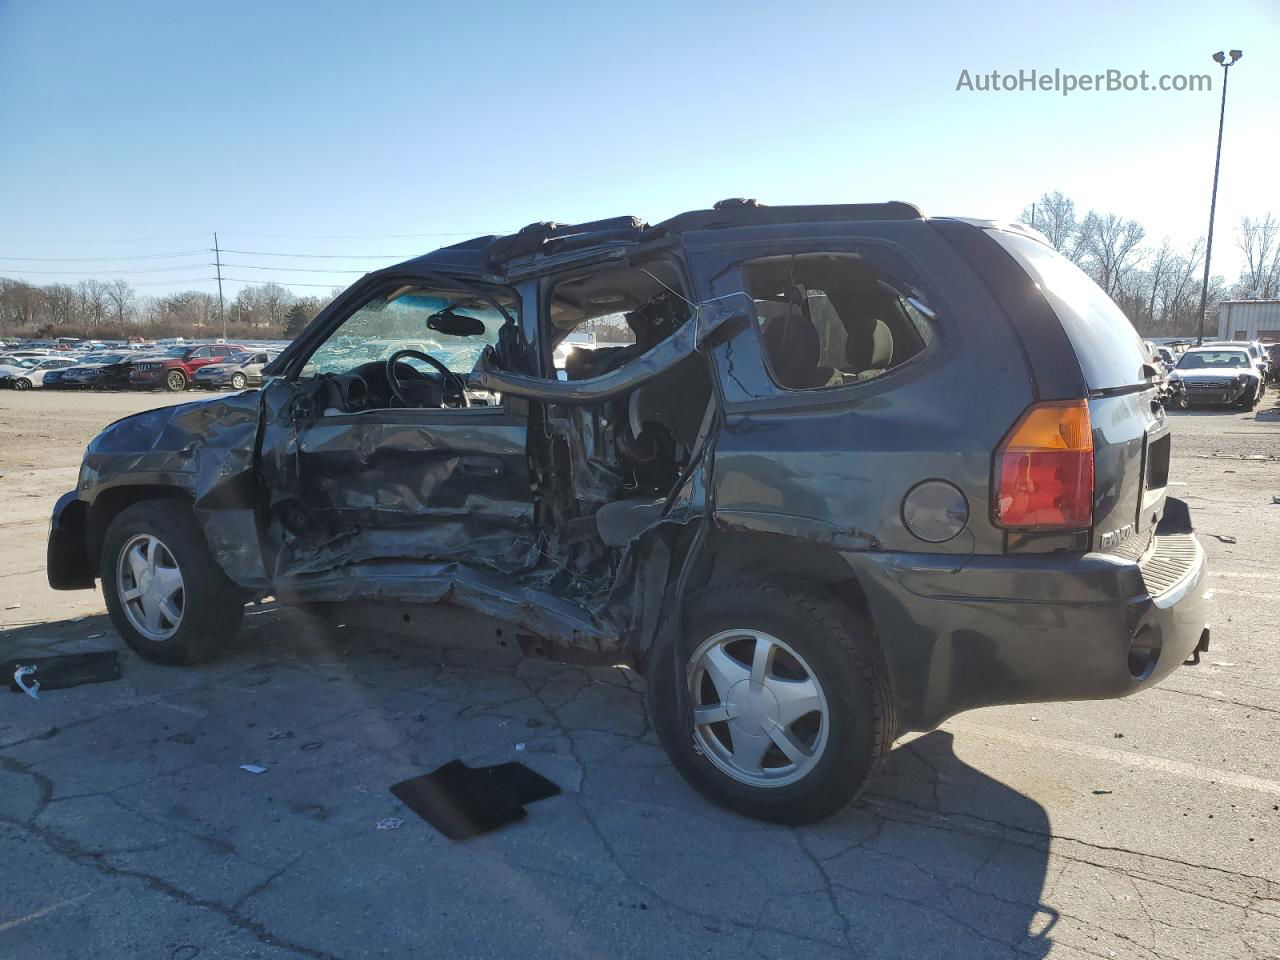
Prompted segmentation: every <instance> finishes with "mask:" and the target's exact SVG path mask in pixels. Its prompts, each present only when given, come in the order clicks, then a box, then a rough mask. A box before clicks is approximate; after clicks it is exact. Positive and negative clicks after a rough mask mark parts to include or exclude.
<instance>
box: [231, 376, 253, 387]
mask: <svg viewBox="0 0 1280 960" xmlns="http://www.w3.org/2000/svg"><path fill="white" fill-rule="evenodd" d="M248 383H249V381H248V379H247V378H246V377H245V375H244V374H243V373H233V374H232V375H231V386H232V387H233V388H234V389H236V390H243V389H244V388H245V387H246V386H247V385H248Z"/></svg>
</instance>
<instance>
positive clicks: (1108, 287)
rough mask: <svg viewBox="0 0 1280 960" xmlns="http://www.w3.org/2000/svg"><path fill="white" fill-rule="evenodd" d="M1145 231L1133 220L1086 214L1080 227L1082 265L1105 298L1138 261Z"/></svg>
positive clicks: (1115, 291) (1118, 288)
mask: <svg viewBox="0 0 1280 960" xmlns="http://www.w3.org/2000/svg"><path fill="white" fill-rule="evenodd" d="M1144 236H1146V230H1144V229H1143V228H1142V225H1141V224H1140V223H1138V222H1137V221H1136V220H1126V219H1124V218H1123V217H1121V216H1120V215H1119V214H1115V213H1107V214H1100V213H1095V212H1094V211H1092V210H1090V211H1089V213H1088V214H1087V215H1086V216H1085V218H1084V220H1083V221H1082V222H1081V224H1080V249H1081V252H1082V253H1083V263H1082V265H1083V266H1084V267H1085V269H1086V270H1088V271H1089V272H1090V273H1091V274H1092V275H1093V279H1094V280H1096V281H1097V282H1098V286H1100V287H1102V289H1103V290H1105V291H1106V292H1107V293H1108V295H1114V294H1116V293H1117V292H1119V290H1120V288H1121V284H1122V282H1123V281H1124V279H1125V276H1126V274H1128V272H1129V271H1130V270H1132V269H1133V268H1134V267H1136V266H1137V265H1138V264H1139V263H1140V262H1141V261H1142V250H1141V248H1140V247H1139V244H1141V243H1142V238H1143V237H1144Z"/></svg>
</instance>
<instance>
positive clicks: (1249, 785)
mask: <svg viewBox="0 0 1280 960" xmlns="http://www.w3.org/2000/svg"><path fill="white" fill-rule="evenodd" d="M951 723H954V724H955V725H956V726H957V727H961V728H963V729H965V730H969V731H972V732H974V733H977V734H980V735H985V736H988V737H991V738H992V739H995V740H1003V741H1005V742H1006V743H1013V744H1017V745H1018V746H1024V747H1029V748H1032V749H1035V748H1045V749H1050V750H1056V751H1058V752H1059V753H1069V754H1074V755H1075V756H1078V757H1087V758H1088V759H1090V760H1103V761H1106V762H1107V763H1114V764H1117V765H1120V766H1125V767H1142V768H1144V769H1146V770H1155V771H1157V772H1159V773H1167V774H1171V775H1172V776H1175V777H1182V778H1183V779H1186V780H1199V781H1201V782H1202V783H1212V784H1227V785H1228V786H1232V787H1239V788H1240V789H1241V790H1254V791H1256V792H1258V793H1269V794H1272V795H1274V796H1280V781H1276V780H1266V779H1264V778H1262V777H1251V776H1249V775H1248V774H1244V773H1232V772H1231V771H1229V770H1221V769H1219V768H1217V767H1206V766H1202V765H1200V764H1198V763H1186V762H1185V761H1182V760H1168V759H1165V758H1164V757H1153V756H1149V755H1147V754H1140V753H1128V752H1125V751H1123V750H1112V749H1110V748H1109V747H1099V746H1096V745H1094V744H1089V743H1078V742H1076V741H1073V740H1060V739H1058V738H1057V737H1044V736H1039V735H1037V734H1028V733H1017V732H1015V731H1013V730H1009V729H1006V728H1004V727H995V726H990V725H988V724H985V723H972V722H970V721H968V720H963V719H962V720H953V721H951Z"/></svg>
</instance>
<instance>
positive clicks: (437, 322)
mask: <svg viewBox="0 0 1280 960" xmlns="http://www.w3.org/2000/svg"><path fill="white" fill-rule="evenodd" d="M427 329H428V330H434V331H436V332H437V333H443V334H445V335H446V336H450V337H479V336H483V335H484V321H483V320H481V319H480V318H479V317H469V316H467V315H466V314H465V313H455V312H454V308H453V307H445V308H444V309H443V310H441V311H440V312H439V313H433V314H432V315H431V316H429V317H428V318H427Z"/></svg>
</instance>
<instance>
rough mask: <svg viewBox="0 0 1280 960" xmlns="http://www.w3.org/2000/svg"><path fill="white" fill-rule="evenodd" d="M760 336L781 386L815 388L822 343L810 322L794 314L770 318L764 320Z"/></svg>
mask: <svg viewBox="0 0 1280 960" xmlns="http://www.w3.org/2000/svg"><path fill="white" fill-rule="evenodd" d="M762 335H763V338H764V349H765V352H766V354H767V355H768V357H769V362H770V365H771V366H772V367H773V372H774V375H775V376H777V378H778V380H779V382H781V384H782V385H783V386H784V387H793V388H796V387H800V388H803V387H811V386H813V385H814V380H815V379H816V378H817V375H818V360H819V358H820V357H821V356H822V341H821V340H819V339H818V331H817V330H816V329H814V326H813V321H811V320H810V319H809V318H808V317H805V316H801V315H800V314H796V313H788V314H786V315H785V316H781V317H771V318H770V319H769V320H766V321H765V325H764V330H763V332H762ZM828 376H830V374H829V373H828Z"/></svg>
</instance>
